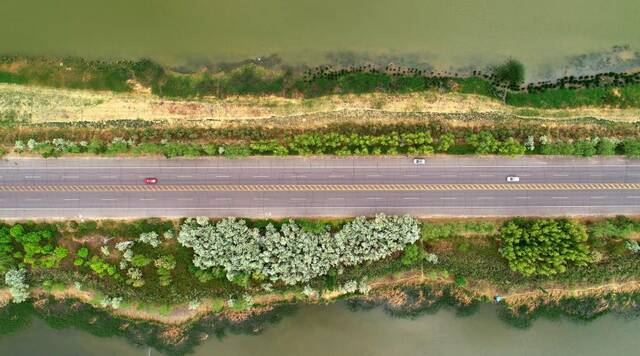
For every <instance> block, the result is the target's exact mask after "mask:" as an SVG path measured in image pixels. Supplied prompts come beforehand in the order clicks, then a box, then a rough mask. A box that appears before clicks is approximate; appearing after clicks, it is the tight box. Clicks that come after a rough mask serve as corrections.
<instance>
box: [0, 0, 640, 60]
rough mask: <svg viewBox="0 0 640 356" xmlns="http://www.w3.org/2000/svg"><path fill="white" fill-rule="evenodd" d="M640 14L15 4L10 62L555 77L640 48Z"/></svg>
mask: <svg viewBox="0 0 640 356" xmlns="http://www.w3.org/2000/svg"><path fill="white" fill-rule="evenodd" d="M639 13H640V1H637V0H617V1H615V2H611V1H607V0H537V1H520V0H517V1H514V0H376V1H369V0H323V1H318V0H313V1H311V0H297V1H291V0H288V1H286V0H261V1H255V0H189V1H175V0H153V1H152V0H136V1H130V0H109V1H97V0H66V1H50V0H4V1H3V3H2V14H3V15H2V20H1V21H0V52H4V53H6V52H20V53H29V54H63V55H65V54H74V55H81V56H90V57H113V56H118V57H119V56H151V57H153V58H156V59H159V60H162V61H165V62H168V63H172V64H184V63H202V62H211V61H220V60H239V59H246V58H254V57H256V56H264V55H267V54H272V53H277V54H279V55H281V56H282V57H283V58H284V59H285V61H289V62H296V61H304V62H306V63H311V64H313V63H325V62H327V61H330V60H331V59H329V58H327V53H336V52H342V51H352V52H355V53H356V54H357V55H356V56H359V57H361V56H365V57H366V56H379V55H383V56H387V57H388V58H390V60H394V59H396V60H398V58H403V59H404V60H406V61H408V62H410V63H430V64H433V65H435V66H436V67H443V66H444V67H446V66H450V65H454V66H459V65H465V64H469V65H477V64H478V63H484V62H487V61H493V60H496V59H502V58H504V57H506V56H514V57H517V58H519V59H521V60H523V61H524V62H525V63H526V64H527V65H528V66H529V68H532V70H533V71H534V72H538V73H544V72H545V71H548V70H549V69H548V67H547V65H550V64H553V63H566V58H567V57H568V56H574V55H580V54H584V53H594V52H601V51H606V50H608V49H610V48H611V47H612V46H614V45H622V44H628V45H630V46H631V48H640V22H639V21H638V14H639ZM630 55H631V56H633V53H626V54H622V55H621V56H627V57H628V56H630ZM344 57H345V56H344V55H342V56H340V55H339V56H338V58H344ZM346 57H347V58H349V56H346ZM335 58H336V57H335V56H334V57H332V59H333V60H335ZM614 60H615V59H614Z"/></svg>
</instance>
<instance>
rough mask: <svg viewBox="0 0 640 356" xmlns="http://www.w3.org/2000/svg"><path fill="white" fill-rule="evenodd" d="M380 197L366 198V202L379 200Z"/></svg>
mask: <svg viewBox="0 0 640 356" xmlns="http://www.w3.org/2000/svg"><path fill="white" fill-rule="evenodd" d="M381 199H382V198H380V197H367V200H381Z"/></svg>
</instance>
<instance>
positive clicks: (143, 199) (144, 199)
mask: <svg viewBox="0 0 640 356" xmlns="http://www.w3.org/2000/svg"><path fill="white" fill-rule="evenodd" d="M140 200H141V201H148V200H155V199H153V198H140Z"/></svg>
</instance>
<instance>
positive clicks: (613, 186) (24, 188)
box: [0, 183, 640, 192]
mask: <svg viewBox="0 0 640 356" xmlns="http://www.w3.org/2000/svg"><path fill="white" fill-rule="evenodd" d="M428 190H432V191H446V190H640V183H561V184H547V183H544V184H204V185H202V184H188V185H184V184H180V185H134V184H131V185H115V184H114V185H109V184H104V185H0V192H143V191H144V192H146V191H151V192H154V191H155V192H200V191H202V192H291V191H428Z"/></svg>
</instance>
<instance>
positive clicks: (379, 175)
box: [366, 174, 382, 177]
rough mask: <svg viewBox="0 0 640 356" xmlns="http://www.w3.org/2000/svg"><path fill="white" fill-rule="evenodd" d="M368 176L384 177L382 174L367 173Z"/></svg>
mask: <svg viewBox="0 0 640 356" xmlns="http://www.w3.org/2000/svg"><path fill="white" fill-rule="evenodd" d="M366 176H367V177H382V174H367V175H366Z"/></svg>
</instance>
